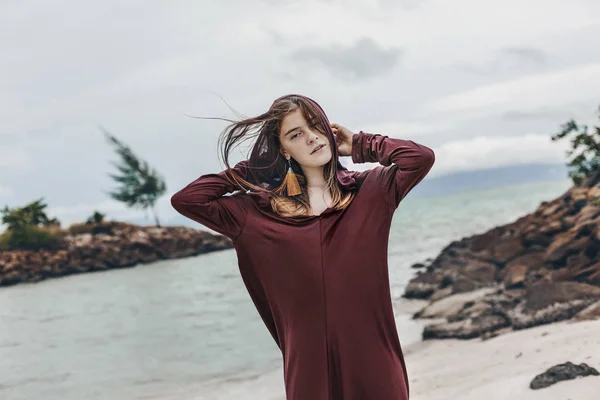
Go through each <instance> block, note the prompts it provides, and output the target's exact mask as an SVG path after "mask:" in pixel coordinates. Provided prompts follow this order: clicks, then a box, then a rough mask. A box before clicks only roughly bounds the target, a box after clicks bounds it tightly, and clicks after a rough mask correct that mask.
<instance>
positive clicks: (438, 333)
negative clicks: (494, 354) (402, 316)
mask: <svg viewBox="0 0 600 400" xmlns="http://www.w3.org/2000/svg"><path fill="white" fill-rule="evenodd" d="M508 325H509V321H508V320H507V319H506V318H505V317H504V316H503V315H500V314H495V313H494V312H493V311H491V310H489V311H486V312H483V313H481V314H480V315H478V316H476V317H472V318H467V319H464V320H459V321H452V322H450V321H449V322H441V323H435V324H430V325H427V326H425V328H424V329H423V336H422V337H423V340H427V339H473V338H476V337H480V336H483V335H486V334H489V333H490V332H494V331H496V330H498V329H501V328H504V327H506V326H508Z"/></svg>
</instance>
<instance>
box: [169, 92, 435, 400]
mask: <svg viewBox="0 0 600 400" xmlns="http://www.w3.org/2000/svg"><path fill="white" fill-rule="evenodd" d="M253 127H258V131H257V133H256V142H255V144H254V146H253V148H252V153H251V156H250V158H249V159H248V160H247V161H243V162H241V163H238V164H237V165H236V166H235V167H234V168H229V164H228V161H227V159H228V155H229V152H230V151H231V148H232V147H233V146H234V145H236V144H237V143H239V142H240V141H242V140H244V139H248V137H250V136H251V133H250V132H251V129H252V128H253ZM222 139H223V142H222V144H223V158H224V160H225V164H226V165H227V166H228V168H227V169H226V170H225V171H223V172H221V173H218V174H208V175H203V176H201V177H199V178H198V179H196V180H195V181H193V182H192V183H190V184H189V185H188V186H186V187H185V188H183V189H182V190H181V191H179V192H178V193H176V194H175V195H174V196H173V197H172V199H171V202H172V205H173V207H174V208H175V209H176V210H177V211H178V212H179V213H181V214H183V215H184V216H186V217H188V218H191V219H193V220H194V221H197V222H199V223H201V224H203V225H205V226H208V227H210V228H211V229H214V230H215V231H217V232H219V233H221V234H223V235H226V236H228V237H229V238H231V239H232V241H233V243H234V246H235V249H236V252H237V256H238V264H239V269H240V273H241V275H242V278H243V281H244V284H245V285H246V288H247V289H248V292H249V294H250V296H251V298H252V301H253V302H254V304H255V306H256V308H257V310H258V312H259V314H260V316H261V318H262V319H263V321H264V323H265V324H266V326H267V329H268V330H269V332H270V333H271V335H272V336H273V339H275V342H276V343H277V345H278V346H279V348H280V350H281V352H282V355H283V371H284V380H285V390H286V395H287V397H286V398H287V399H288V400H366V399H369V400H370V399H374V400H406V399H408V379H407V374H406V368H405V364H404V358H403V355H402V350H401V347H400V343H399V340H398V333H397V330H396V325H395V320H394V313H393V309H392V302H391V296H390V290H389V289H390V287H389V278H388V266H387V244H388V236H389V230H390V224H391V221H392V216H393V214H394V210H395V209H396V208H397V207H398V205H399V203H400V201H401V200H402V198H404V196H406V195H407V194H408V192H409V191H410V190H411V189H412V188H413V187H414V186H415V185H416V184H417V183H419V182H420V181H421V180H422V179H423V178H424V177H425V175H426V174H427V173H428V172H429V170H430V169H431V167H432V166H433V163H434V159H435V156H434V153H433V151H432V150H431V149H429V148H427V147H425V146H422V145H419V144H417V143H415V142H412V141H409V140H402V139H393V138H389V137H386V136H382V135H377V134H368V133H364V132H362V131H361V132H360V133H358V134H353V133H352V132H351V131H349V130H348V129H346V128H344V127H342V126H340V125H337V124H330V123H329V121H328V119H327V116H326V115H325V112H324V111H323V110H322V109H321V107H320V106H319V105H318V104H317V103H316V102H314V101H313V100H311V99H309V98H307V97H304V96H300V95H288V96H284V97H281V98H279V99H277V100H275V102H274V103H273V105H272V106H271V108H270V109H269V110H268V111H267V112H266V113H264V114H262V115H260V116H258V117H256V118H250V119H246V120H243V121H240V122H237V123H233V124H232V125H230V126H229V128H228V129H227V130H225V131H224V134H223V136H222ZM339 156H351V157H352V161H353V162H355V163H363V162H379V163H380V164H381V166H378V167H376V168H373V169H371V170H368V171H362V172H357V171H349V170H347V169H346V168H345V167H343V166H342V164H341V163H340V162H339V160H338V157H339ZM235 191H238V192H237V193H235V194H233V195H228V196H224V195H225V194H227V193H231V192H235Z"/></svg>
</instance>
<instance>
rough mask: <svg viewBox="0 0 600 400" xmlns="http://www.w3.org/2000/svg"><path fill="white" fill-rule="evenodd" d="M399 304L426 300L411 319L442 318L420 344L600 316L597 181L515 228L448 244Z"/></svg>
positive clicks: (543, 206) (497, 229)
mask: <svg viewBox="0 0 600 400" xmlns="http://www.w3.org/2000/svg"><path fill="white" fill-rule="evenodd" d="M467 292H468V293H469V294H472V295H471V296H465V294H466V293H467ZM404 297H407V298H418V299H429V300H430V304H429V305H428V306H427V307H426V308H425V309H423V310H421V311H420V312H418V313H417V314H415V317H416V318H445V319H446V320H445V321H444V322H438V323H435V324H432V325H429V326H427V327H426V328H425V330H424V332H423V337H424V338H425V339H428V338H465V339H466V338H472V337H479V336H481V337H484V338H485V337H489V336H490V335H494V334H497V333H498V332H502V331H503V330H506V329H524V328H528V327H532V326H536V325H540V324H545V323H551V322H554V321H560V320H565V319H570V318H573V317H576V318H578V319H586V318H596V317H598V316H600V174H598V175H597V176H595V177H593V178H589V179H588V180H587V181H586V182H584V184H582V185H580V186H577V187H573V188H571V189H570V190H568V191H567V192H566V193H565V194H563V195H562V196H560V197H559V198H557V199H555V200H553V201H551V202H543V203H542V204H541V205H540V206H539V207H538V209H537V210H536V211H535V212H533V213H531V214H529V215H526V216H524V217H521V218H519V219H517V220H516V221H514V222H513V223H510V224H507V225H504V226H499V227H495V228H493V229H491V230H489V231H488V232H485V233H482V234H478V235H474V236H472V237H468V238H463V239H461V240H458V241H454V242H452V243H450V244H449V245H448V246H447V247H446V248H444V249H443V250H442V252H441V253H440V254H439V255H438V256H437V257H436V258H435V259H434V260H433V261H432V262H431V263H429V264H428V265H427V266H426V267H425V268H423V269H419V270H418V272H417V276H416V277H415V278H414V279H412V280H411V281H410V282H409V284H408V286H407V287H406V290H405V293H404Z"/></svg>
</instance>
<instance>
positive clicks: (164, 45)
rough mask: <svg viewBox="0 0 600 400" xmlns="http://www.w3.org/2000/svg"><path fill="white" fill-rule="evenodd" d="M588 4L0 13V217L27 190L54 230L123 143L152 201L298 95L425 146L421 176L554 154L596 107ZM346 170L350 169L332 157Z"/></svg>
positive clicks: (209, 165)
mask: <svg viewBox="0 0 600 400" xmlns="http://www.w3.org/2000/svg"><path fill="white" fill-rule="evenodd" d="M599 37H600V1H597V0H543V1H542V0H527V1H522V0H503V1H497V0H496V1H492V0H453V1H448V0H378V1H377V0H303V1H297V0H293V1H288V0H219V1H191V0H189V1H178V0H171V1H168V2H167V1H149V0H144V1H141V0H128V1H116V0H105V1H102V2H91V1H87V2H82V1H75V0H71V1H60V0H55V1H52V2H42V1H26V0H15V1H12V0H3V1H2V2H1V3H0V49H1V60H2V61H1V63H0V66H1V72H2V73H1V74H0V88H1V90H0V139H1V141H0V207H1V206H4V205H5V204H6V205H9V206H18V205H23V204H25V203H26V202H29V201H32V200H34V199H37V198H39V197H41V196H44V197H45V199H46V201H47V202H48V203H49V208H50V214H51V215H52V216H56V217H58V218H59V219H60V220H61V221H63V225H66V224H68V223H71V222H73V221H76V220H82V219H84V218H85V217H87V216H88V215H89V214H91V212H92V211H93V210H94V209H98V210H100V211H103V212H106V213H108V215H109V217H111V218H127V217H132V216H136V215H137V216H140V215H142V216H143V214H142V213H141V212H133V214H132V212H131V211H128V210H126V209H124V207H122V206H121V205H120V204H116V203H114V202H112V201H111V200H109V199H108V197H107V195H105V194H104V192H106V191H108V190H110V189H111V188H112V187H113V183H112V181H111V180H110V178H109V177H108V176H107V173H109V172H114V170H113V167H112V166H111V164H110V162H111V161H116V160H117V159H116V157H115V155H114V153H113V150H112V148H111V147H110V146H109V145H108V143H107V142H106V141H105V139H104V137H103V135H102V132H101V131H100V129H99V128H98V127H99V125H102V126H103V127H104V128H106V129H107V130H108V131H110V132H111V133H113V134H114V135H116V136H117V137H119V138H120V139H121V140H123V141H124V142H126V143H127V144H129V145H130V146H131V147H132V149H133V150H134V151H135V152H136V153H137V154H138V155H140V156H141V157H142V158H144V159H146V160H147V161H149V162H150V163H151V164H152V165H153V166H155V167H156V168H157V169H158V170H159V171H160V172H161V173H162V174H163V175H164V177H165V178H166V181H167V185H168V193H167V195H165V196H164V197H163V198H161V199H160V202H159V204H158V209H159V213H160V215H161V217H162V218H163V220H167V221H168V220H169V219H170V218H173V217H175V216H176V212H175V211H174V210H172V209H171V207H170V202H169V199H170V196H171V194H173V193H174V192H176V191H177V190H179V189H180V188H181V187H183V186H184V185H186V184H187V183H189V182H190V181H192V180H193V179H195V178H197V177H198V176H199V175H202V174H204V173H208V172H216V171H218V170H221V169H222V168H221V167H222V166H221V165H220V163H219V161H218V158H217V152H216V149H217V147H216V146H217V137H218V135H219V133H220V132H221V131H222V129H223V128H224V127H225V124H224V123H222V122H215V121H206V120H199V119H194V118H190V117H188V116H186V114H190V115H204V116H219V117H229V118H232V117H235V115H234V114H233V113H232V112H230V111H229V109H228V108H227V106H226V105H225V104H224V103H223V101H222V100H221V99H220V98H219V96H222V97H223V98H224V99H225V100H226V101H227V102H228V103H229V104H230V105H231V106H232V107H233V108H234V109H236V110H237V111H239V112H240V113H242V114H244V115H253V114H258V113H262V112H264V111H265V110H266V109H267V108H268V107H269V105H270V104H271V102H272V100H273V99H275V98H276V97H279V96H280V95H283V94H287V93H302V94H305V95H308V96H310V97H312V98H313V99H315V100H316V101H318V102H319V103H320V104H321V105H322V106H323V108H324V109H325V111H326V112H327V114H328V115H329V117H330V119H331V120H332V121H335V122H337V123H340V124H342V125H345V126H347V127H348V128H350V129H352V130H355V131H358V130H361V129H362V130H365V131H369V132H373V133H384V134H386V135H389V136H394V137H400V138H405V139H412V140H415V141H417V142H420V143H423V144H425V145H427V146H430V147H432V148H433V149H434V150H435V151H436V165H435V166H434V168H433V170H432V171H431V173H430V176H441V175H444V174H447V173H449V172H453V171H460V170H469V169H481V168H487V167H492V166H500V165H515V164H527V163H545V162H562V161H563V160H564V149H565V146H566V143H564V144H561V143H553V142H551V141H550V135H551V134H552V133H554V132H555V131H556V130H557V128H558V126H559V125H560V124H561V123H563V122H565V121H566V120H567V119H568V118H571V117H574V118H576V119H578V120H581V121H590V122H593V121H594V118H595V115H594V113H595V110H596V108H597V106H598V104H600V40H598V38H599ZM350 167H351V168H353V166H352V165H350Z"/></svg>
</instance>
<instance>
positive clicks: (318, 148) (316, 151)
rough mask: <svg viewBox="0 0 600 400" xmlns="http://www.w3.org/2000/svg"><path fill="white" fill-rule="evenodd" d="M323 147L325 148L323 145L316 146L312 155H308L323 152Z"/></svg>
mask: <svg viewBox="0 0 600 400" xmlns="http://www.w3.org/2000/svg"><path fill="white" fill-rule="evenodd" d="M324 147H325V145H324V144H320V145H318V146H317V148H316V149H315V150H313V152H312V153H310V154H315V153H318V152H319V151H321V150H323V148H324Z"/></svg>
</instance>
